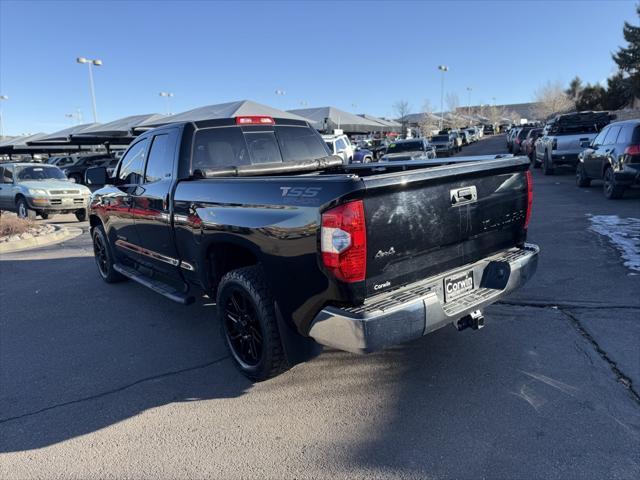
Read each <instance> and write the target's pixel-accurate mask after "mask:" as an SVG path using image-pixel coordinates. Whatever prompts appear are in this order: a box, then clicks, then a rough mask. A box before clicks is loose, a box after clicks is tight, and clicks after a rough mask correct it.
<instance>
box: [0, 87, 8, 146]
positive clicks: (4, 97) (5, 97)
mask: <svg viewBox="0 0 640 480" xmlns="http://www.w3.org/2000/svg"><path fill="white" fill-rule="evenodd" d="M5 100H9V96H8V95H0V138H4V121H3V119H2V102H4V101H5Z"/></svg>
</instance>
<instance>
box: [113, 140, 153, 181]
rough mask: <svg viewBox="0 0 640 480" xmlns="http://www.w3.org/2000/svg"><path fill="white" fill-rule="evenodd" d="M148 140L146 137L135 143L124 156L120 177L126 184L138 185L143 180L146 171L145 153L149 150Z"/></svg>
mask: <svg viewBox="0 0 640 480" xmlns="http://www.w3.org/2000/svg"><path fill="white" fill-rule="evenodd" d="M147 143H148V140H147V139H146V138H145V139H144V140H141V141H140V142H138V143H136V144H135V145H133V146H132V147H131V148H130V149H129V151H128V152H127V154H126V155H125V156H124V157H122V163H121V165H120V173H119V175H118V178H120V180H122V182H123V183H124V184H125V185H137V184H139V183H141V181H142V174H143V171H144V155H145V152H146V151H147Z"/></svg>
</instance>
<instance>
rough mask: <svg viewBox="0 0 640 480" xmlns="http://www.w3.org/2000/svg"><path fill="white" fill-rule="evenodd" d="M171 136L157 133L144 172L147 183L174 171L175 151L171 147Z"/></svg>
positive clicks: (160, 178) (169, 175) (167, 175)
mask: <svg viewBox="0 0 640 480" xmlns="http://www.w3.org/2000/svg"><path fill="white" fill-rule="evenodd" d="M169 140H170V137H169V135H167V134H164V135H156V136H155V137H153V143H152V144H151V148H150V149H149V157H148V160H147V170H146V171H145V173H144V181H145V183H151V182H157V181H159V180H162V179H164V178H167V177H169V178H170V177H171V174H172V173H173V152H172V151H171V148H170V143H171V142H170V141H169Z"/></svg>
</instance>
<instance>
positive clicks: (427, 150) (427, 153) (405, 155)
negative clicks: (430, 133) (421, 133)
mask: <svg viewBox="0 0 640 480" xmlns="http://www.w3.org/2000/svg"><path fill="white" fill-rule="evenodd" d="M434 158H436V149H435V147H434V146H433V145H431V144H430V143H429V142H428V141H427V139H426V138H416V139H412V140H398V141H396V142H393V143H391V144H389V146H388V147H387V153H385V154H384V155H383V156H382V158H381V159H380V161H381V162H401V161H407V160H431V159H434Z"/></svg>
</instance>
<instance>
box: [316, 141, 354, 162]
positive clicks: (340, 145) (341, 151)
mask: <svg viewBox="0 0 640 480" xmlns="http://www.w3.org/2000/svg"><path fill="white" fill-rule="evenodd" d="M322 139H323V140H324V141H325V142H326V143H327V146H328V147H329V149H330V150H331V153H332V154H333V155H337V156H339V157H342V163H344V164H345V165H346V164H348V163H351V162H352V161H353V151H354V148H353V145H351V142H350V141H349V137H347V136H346V135H322Z"/></svg>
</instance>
